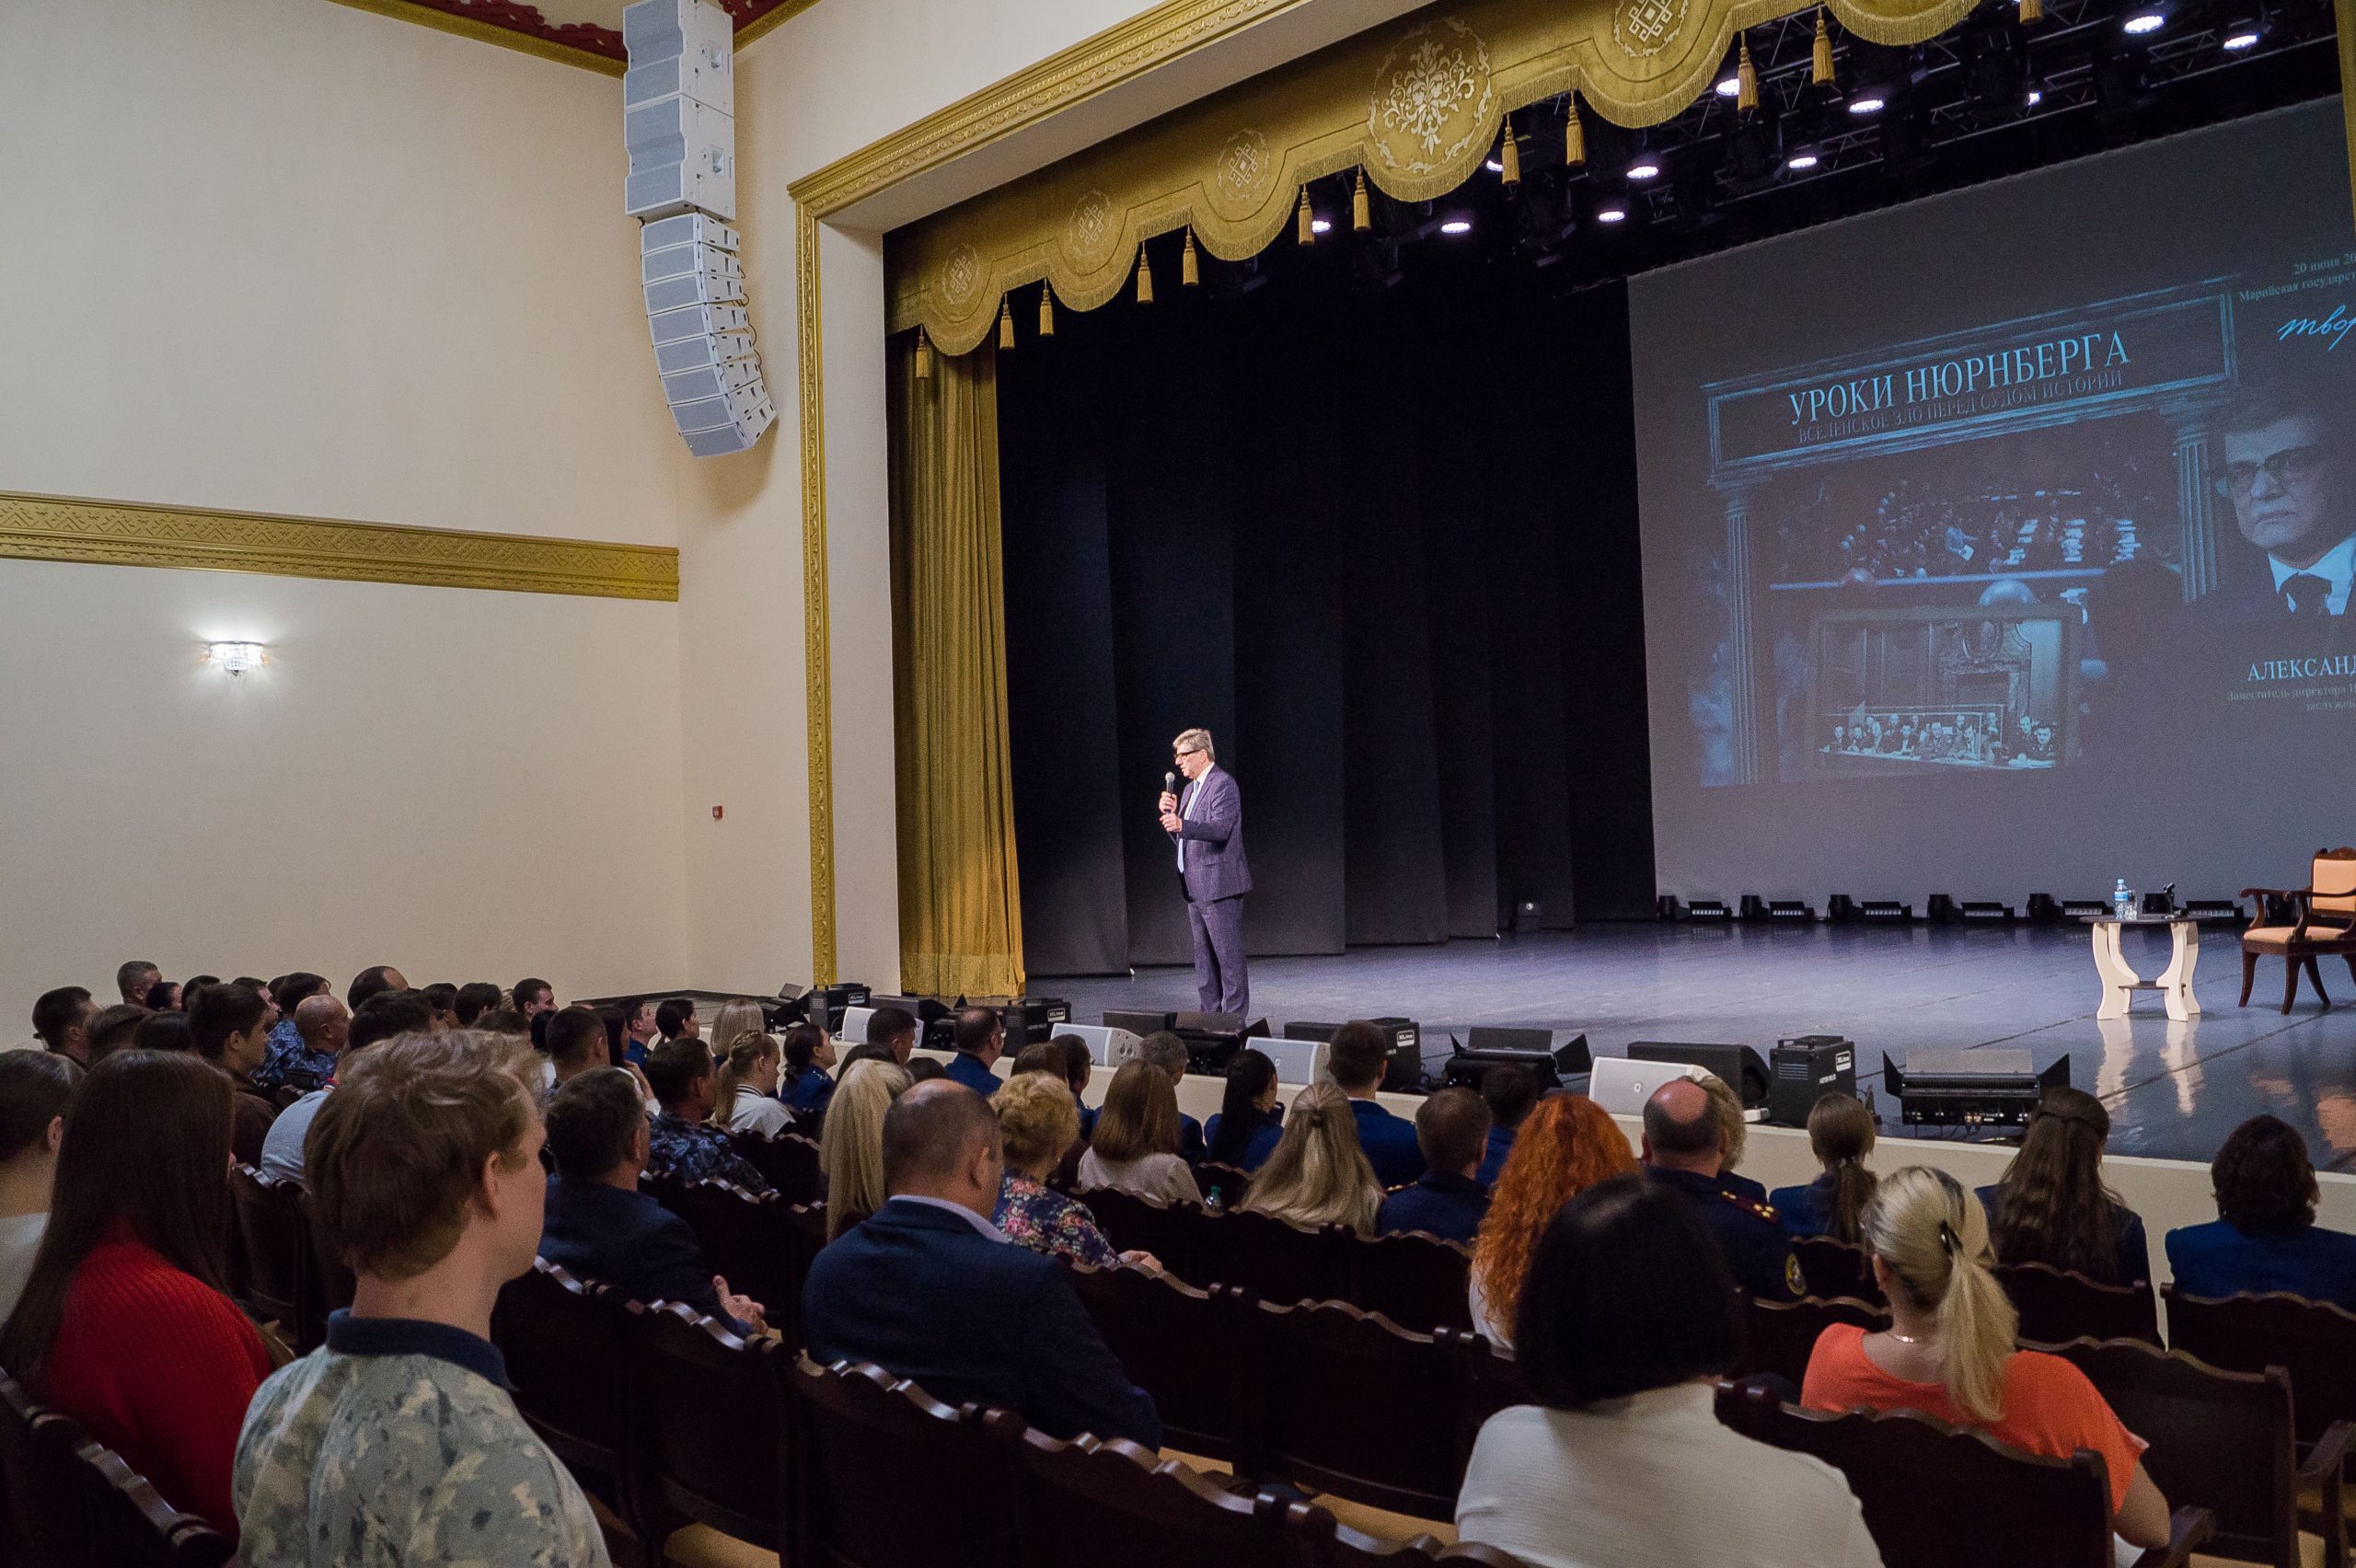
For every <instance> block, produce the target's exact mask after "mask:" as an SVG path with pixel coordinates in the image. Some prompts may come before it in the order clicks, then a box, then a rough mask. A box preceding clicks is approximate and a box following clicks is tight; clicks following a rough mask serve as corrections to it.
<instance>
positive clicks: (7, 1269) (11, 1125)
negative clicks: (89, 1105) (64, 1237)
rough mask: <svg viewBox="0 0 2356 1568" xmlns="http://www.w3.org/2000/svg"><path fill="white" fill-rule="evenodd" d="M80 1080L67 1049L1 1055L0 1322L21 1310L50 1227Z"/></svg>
mask: <svg viewBox="0 0 2356 1568" xmlns="http://www.w3.org/2000/svg"><path fill="white" fill-rule="evenodd" d="M81 1081H82V1067H81V1066H80V1064H78V1063H76V1062H75V1060H74V1058H72V1057H71V1056H68V1055H64V1053H63V1052H56V1053H52V1052H46V1051H9V1052H5V1053H0V1323H4V1322H6V1321H7V1320H8V1314H9V1313H11V1312H13V1311H15V1310H16V1309H17V1297H18V1296H20V1295H22V1294H23V1293H24V1288H25V1280H26V1278H27V1277H28V1276H29V1275H30V1274H31V1273H32V1272H33V1254H34V1253H35V1252H36V1251H39V1250H40V1238H41V1232H42V1231H43V1230H44V1229H46V1228H48V1226H49V1200H50V1192H51V1188H52V1184H53V1182H54V1178H55V1177H56V1175H57V1146H58V1143H59V1142H60V1140H62V1139H63V1138H64V1136H65V1106H66V1102H67V1101H69V1100H70V1099H71V1098H72V1097H73V1094H74V1090H75V1085H77V1084H79V1083H80V1082H81Z"/></svg>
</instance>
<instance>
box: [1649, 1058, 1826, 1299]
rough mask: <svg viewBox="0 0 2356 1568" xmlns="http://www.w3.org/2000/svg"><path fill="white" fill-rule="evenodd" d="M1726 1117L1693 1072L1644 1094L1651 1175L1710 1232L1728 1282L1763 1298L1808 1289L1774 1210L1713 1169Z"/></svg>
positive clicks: (1722, 1152)
mask: <svg viewBox="0 0 2356 1568" xmlns="http://www.w3.org/2000/svg"><path fill="white" fill-rule="evenodd" d="M1726 1140H1727V1124H1726V1121H1725V1118H1724V1117H1722V1116H1721V1115H1720V1114H1719V1113H1718V1105H1717V1101H1715V1100H1713V1099H1711V1097H1710V1091H1709V1090H1707V1089H1704V1088H1703V1086H1702V1085H1700V1084H1698V1083H1696V1082H1694V1081H1693V1080H1692V1078H1671V1079H1670V1080H1669V1082H1667V1083H1665V1084H1663V1085H1661V1086H1660V1087H1659V1088H1658V1089H1657V1090H1654V1091H1653V1097H1652V1098H1651V1099H1650V1100H1647V1101H1645V1148H1644V1155H1645V1164H1646V1165H1647V1166H1649V1167H1650V1168H1651V1170H1652V1173H1653V1179H1654V1180H1655V1181H1657V1182H1660V1183H1661V1184H1663V1185H1664V1186H1667V1187H1669V1188H1670V1189H1671V1190H1672V1191H1674V1192H1676V1193H1679V1194H1680V1196H1682V1197H1683V1198H1684V1200H1685V1202H1686V1203H1687V1205H1690V1206H1691V1207H1692V1210H1693V1212H1694V1214H1695V1215H1697V1216H1699V1217H1700V1218H1701V1221H1702V1228H1703V1229H1704V1230H1707V1231H1708V1232H1709V1233H1710V1234H1711V1235H1712V1236H1714V1237H1715V1238H1716V1239H1717V1243H1718V1246H1719V1248H1720V1249H1721V1250H1723V1251H1725V1253H1726V1255H1727V1268H1728V1269H1730V1270H1732V1271H1733V1273H1734V1278H1735V1283H1736V1284H1737V1285H1739V1286H1742V1288H1743V1289H1745V1290H1747V1291H1749V1292H1750V1294H1751V1295H1753V1296H1757V1297H1763V1298H1764V1299H1767V1300H1770V1301H1789V1300H1791V1299H1793V1298H1794V1297H1800V1296H1804V1295H1806V1294H1807V1285H1806V1282H1805V1281H1804V1280H1803V1279H1802V1278H1801V1276H1800V1262H1799V1260H1798V1259H1797V1258H1796V1257H1794V1256H1793V1255H1792V1239H1791V1238H1790V1237H1788V1236H1786V1235H1784V1228H1783V1226H1782V1225H1780V1224H1778V1223H1777V1222H1776V1219H1775V1214H1774V1211H1773V1209H1771V1208H1769V1207H1768V1206H1767V1205H1765V1204H1763V1203H1761V1202H1759V1201H1758V1200H1757V1199H1755V1198H1751V1197H1749V1196H1746V1195H1745V1194H1743V1193H1738V1192H1736V1191H1735V1190H1734V1189H1732V1188H1730V1187H1728V1186H1727V1184H1726V1182H1725V1181H1724V1180H1723V1179H1722V1177H1721V1176H1720V1174H1719V1165H1720V1163H1721V1162H1722V1161H1723V1160H1724V1159H1725V1158H1726Z"/></svg>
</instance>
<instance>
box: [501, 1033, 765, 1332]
mask: <svg viewBox="0 0 2356 1568" xmlns="http://www.w3.org/2000/svg"><path fill="white" fill-rule="evenodd" d="M548 1149H549V1158H550V1159H553V1160H554V1161H555V1162H556V1174H555V1175H553V1176H551V1177H549V1194H548V1210H547V1213H546V1214H545V1215H544V1216H542V1218H541V1221H540V1256H541V1257H543V1258H546V1259H547V1260H548V1261H549V1262H552V1263H555V1264H558V1265H559V1266H560V1267H561V1268H563V1269H564V1270H565V1272H566V1273H568V1274H572V1275H573V1276H574V1277H576V1278H579V1279H585V1280H591V1281H594V1282H595V1283H596V1284H599V1285H610V1286H613V1287H614V1288H615V1289H617V1290H618V1291H620V1292H621V1293H622V1294H623V1295H625V1296H627V1297H629V1298H630V1299H631V1300H633V1301H646V1302H653V1301H676V1302H679V1303H680V1304H681V1305H683V1306H686V1307H690V1308H692V1309H695V1310H696V1311H698V1312H700V1313H702V1314H703V1315H704V1316H705V1317H707V1318H710V1319H713V1320H717V1321H718V1322H720V1323H721V1324H722V1325H723V1326H725V1327H726V1328H727V1329H728V1330H729V1331H730V1332H733V1333H736V1334H739V1335H745V1334H750V1333H752V1332H754V1331H755V1330H756V1329H758V1328H760V1327H761V1326H762V1323H763V1309H762V1306H761V1303H759V1302H757V1301H753V1300H750V1299H747V1298H746V1297H742V1296H738V1295H736V1294H735V1293H734V1292H733V1291H731V1290H730V1289H729V1288H728V1282H727V1281H726V1280H725V1279H722V1277H721V1276H720V1275H718V1274H713V1273H712V1272H711V1270H710V1269H709V1268H707V1267H706V1266H705V1264H704V1260H703V1251H702V1249H701V1248H699V1247H698V1246H697V1245H696V1233H695V1232H694V1231H692V1230H690V1229H688V1228H687V1221H686V1220H684V1219H681V1218H680V1217H679V1216H677V1215H676V1214H673V1213H672V1212H671V1211H670V1210H669V1209H666V1208H664V1206H663V1205H661V1204H659V1203H656V1202H655V1201H654V1200H653V1198H651V1197H649V1196H648V1195H647V1194H646V1193H641V1192H640V1191H639V1190H638V1176H639V1172H640V1171H641V1170H645V1169H646V1155H647V1132H646V1102H645V1101H644V1100H643V1099H642V1098H641V1095H640V1094H639V1090H638V1080H637V1079H636V1078H632V1077H630V1075H629V1073H628V1072H627V1071H625V1070H623V1069H622V1068H619V1067H594V1068H592V1069H590V1070H589V1071H588V1072H585V1073H582V1074H580V1075H579V1076H577V1077H575V1078H568V1079H566V1080H565V1083H564V1087H562V1088H561V1089H560V1090H557V1091H556V1094H555V1096H554V1097H553V1098H552V1099H550V1100H549V1109H548Z"/></svg>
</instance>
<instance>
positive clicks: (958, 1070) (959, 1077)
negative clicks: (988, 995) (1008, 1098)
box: [948, 1008, 1006, 1100]
mask: <svg viewBox="0 0 2356 1568" xmlns="http://www.w3.org/2000/svg"><path fill="white" fill-rule="evenodd" d="M951 1038H952V1039H953V1042H954V1043H955V1044H956V1047H957V1054H956V1055H953V1056H952V1057H951V1058H949V1069H948V1076H949V1077H950V1078H952V1079H953V1080H955V1081H956V1082H958V1083H962V1084H964V1086H965V1087H966V1088H967V1089H970V1090H973V1091H974V1092H975V1093H976V1094H978V1095H980V1096H981V1097H982V1098H983V1099H985V1100H987V1099H988V1098H989V1097H990V1096H991V1095H993V1094H996V1093H997V1092H998V1085H999V1078H998V1075H997V1074H996V1073H994V1072H992V1071H990V1068H991V1067H993V1066H996V1065H997V1063H998V1059H999V1056H1000V1055H1004V1054H1005V1051H1006V1020H1004V1019H1002V1018H1000V1017H999V1015H998V1014H997V1013H995V1012H992V1011H991V1010H990V1009H987V1008H967V1009H965V1010H964V1011H963V1012H961V1013H959V1014H958V1015H957V1026H956V1032H955V1033H954V1034H953V1036H952V1037H951Z"/></svg>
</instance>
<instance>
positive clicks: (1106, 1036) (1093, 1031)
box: [1056, 1023, 1144, 1067]
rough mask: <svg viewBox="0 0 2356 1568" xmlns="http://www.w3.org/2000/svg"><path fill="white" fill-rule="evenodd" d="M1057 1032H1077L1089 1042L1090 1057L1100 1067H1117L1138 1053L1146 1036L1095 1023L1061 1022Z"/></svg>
mask: <svg viewBox="0 0 2356 1568" xmlns="http://www.w3.org/2000/svg"><path fill="white" fill-rule="evenodd" d="M1056 1032H1057V1034H1077V1035H1079V1036H1080V1038H1081V1039H1082V1040H1085V1041H1087V1042H1088V1058H1089V1060H1090V1061H1092V1062H1094V1063H1095V1064H1096V1065H1097V1066H1100V1067H1117V1066H1120V1065H1121V1064H1122V1063H1123V1062H1126V1061H1127V1060H1128V1059H1129V1058H1130V1057H1132V1056H1134V1055H1137V1054H1138V1045H1139V1044H1140V1043H1142V1042H1143V1039H1144V1037H1143V1036H1142V1035H1139V1034H1137V1033H1135V1032H1132V1031H1129V1030H1126V1029H1111V1028H1107V1027H1104V1026H1103V1025H1100V1024H1093V1023H1060V1024H1057V1026H1056Z"/></svg>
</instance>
